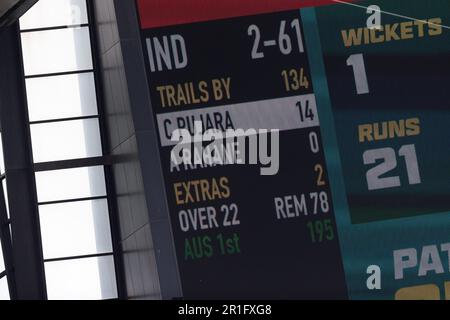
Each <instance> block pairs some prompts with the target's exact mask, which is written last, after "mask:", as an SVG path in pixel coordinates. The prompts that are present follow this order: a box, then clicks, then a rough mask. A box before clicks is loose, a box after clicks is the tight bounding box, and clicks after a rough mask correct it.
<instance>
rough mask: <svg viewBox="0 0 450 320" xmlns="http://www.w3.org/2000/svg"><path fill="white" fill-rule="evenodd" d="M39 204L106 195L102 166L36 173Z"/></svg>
mask: <svg viewBox="0 0 450 320" xmlns="http://www.w3.org/2000/svg"><path fill="white" fill-rule="evenodd" d="M36 188H37V194H38V201H39V202H47V201H58V200H67V199H80V198H89V197H99V196H105V195H106V187H105V173H104V170H103V167H102V166H98V167H86V168H75V169H64V170H54V171H43V172H36Z"/></svg>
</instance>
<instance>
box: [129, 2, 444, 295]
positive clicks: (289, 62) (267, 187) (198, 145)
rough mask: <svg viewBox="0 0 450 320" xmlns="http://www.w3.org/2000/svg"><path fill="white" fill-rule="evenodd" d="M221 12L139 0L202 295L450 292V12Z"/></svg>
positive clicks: (195, 288)
mask: <svg viewBox="0 0 450 320" xmlns="http://www.w3.org/2000/svg"><path fill="white" fill-rule="evenodd" d="M219 2H220V1H219ZM219 2H217V6H213V5H211V4H209V5H207V6H208V10H210V11H211V12H209V11H207V10H206V9H205V12H201V10H200V11H199V8H200V7H201V6H204V5H205V3H203V2H202V1H194V0H193V1H192V8H191V7H189V6H186V5H185V4H184V2H182V1H177V0H167V2H166V4H165V5H164V8H166V9H167V8H170V10H176V8H177V6H178V5H179V6H180V8H182V9H183V10H186V11H189V13H186V14H184V13H183V11H182V10H181V9H180V10H181V11H180V12H178V13H179V14H177V15H172V14H171V11H170V10H169V9H167V10H160V11H161V14H160V16H159V15H157V14H156V13H155V12H156V11H155V10H151V9H152V8H153V9H154V8H155V5H154V4H153V3H154V2H153V1H152V0H138V2H137V3H138V7H139V10H140V18H141V27H142V44H143V51H144V55H145V58H146V63H147V66H146V67H147V73H148V84H149V88H148V89H149V92H150V96H151V101H152V108H153V113H154V116H155V121H156V125H157V128H158V134H159V143H160V154H161V165H162V170H163V173H164V179H165V185H166V195H167V202H168V206H169V211H170V212H169V214H170V220H171V226H172V232H173V237H174V241H175V247H176V254H177V258H178V267H179V272H180V278H181V283H182V289H183V294H184V297H185V298H211V299H212V298H280V299H281V298H285V299H296V298H309V299H313V298H338V299H340V298H356V299H361V298H363V299H393V298H396V299H405V298H420V299H427V298H440V297H444V296H446V297H449V296H450V278H449V273H450V271H449V270H450V265H449V263H450V262H449V261H450V260H449V259H448V252H450V239H449V236H448V234H449V230H450V219H449V217H450V216H449V211H450V202H449V199H450V197H449V196H448V195H449V194H450V183H449V182H450V179H449V178H450V177H449V174H448V171H449V170H448V169H449V167H450V153H449V150H450V148H449V146H448V141H449V138H450V134H449V132H450V131H449V130H448V124H449V123H450V105H449V103H450V96H449V92H450V91H449V90H448V83H449V80H450V62H449V61H450V38H449V30H448V29H449V27H448V26H449V25H450V3H449V2H448V1H445V0H433V1H428V2H424V1H419V0H408V1H406V0H389V1H388V0H374V1H370V2H369V1H348V2H344V3H343V2H342V1H341V2H340V3H339V4H336V2H335V1H316V2H313V1H300V0H298V1H296V0H293V1H285V0H280V3H279V4H270V5H267V4H266V3H265V2H261V1H246V2H240V3H239V4H238V3H237V1H235V0H229V1H227V2H223V1H222V2H220V6H219ZM277 3H278V2H277ZM330 3H333V4H332V5H330ZM327 4H328V5H327ZM306 5H309V6H310V5H317V7H316V8H303V6H306ZM319 5H323V6H319ZM374 5H375V6H376V7H373V6H374ZM199 6H200V7H199ZM218 7H220V8H222V9H221V10H222V11H226V12H231V13H230V14H225V13H223V12H221V10H218V9H217V8H218ZM253 7H254V10H253V9H252V8H253ZM269 7H270V8H272V9H271V10H269V9H268V8H269ZM297 8H302V9H297ZM368 8H369V11H368V10H367V9H368ZM374 8H375V9H374ZM159 9H161V8H159ZM291 9H292V10H291ZM371 10H372V11H371ZM377 10H379V11H381V14H380V15H379V18H380V20H379V21H378V20H377V15H376V12H377ZM189 15H196V16H197V15H198V16H199V18H198V19H189V18H188V19H186V16H189ZM166 20H167V21H166ZM370 21H372V22H373V21H375V22H377V21H378V22H379V25H378V26H377V27H376V28H373V26H369V25H368V23H369V22H370ZM180 129H182V130H184V131H180ZM236 130H237V131H238V132H240V134H239V137H237V138H236V137H231V139H230V138H229V137H226V136H225V138H224V139H222V138H223V134H224V133H227V132H236ZM182 132H184V133H185V134H187V135H188V136H189V138H190V139H193V141H192V142H193V143H191V144H189V143H186V141H184V142H185V143H184V144H180V143H178V140H179V139H178V138H181V139H183V137H184V136H183V133H182ZM179 135H181V136H179ZM240 147H243V148H244V149H241V148H240ZM252 148H253V149H252ZM242 150H245V152H244V154H243V155H242ZM252 150H253V151H255V152H254V153H252V152H251V151H252ZM180 151H181V152H182V153H183V155H185V156H186V157H185V160H186V159H188V160H192V161H194V162H193V163H189V161H188V162H187V163H177V162H176V161H175V160H174V156H176V155H178V156H180ZM186 152H187V154H186ZM229 159H234V160H236V159H239V160H240V161H241V162H242V163H229ZM377 270H378V271H377ZM372 272H374V274H372ZM377 277H378V278H377ZM374 279H375V280H374ZM376 279H378V280H376ZM377 281H378V282H377ZM377 283H381V284H382V285H379V286H378V285H377ZM441 291H442V292H441Z"/></svg>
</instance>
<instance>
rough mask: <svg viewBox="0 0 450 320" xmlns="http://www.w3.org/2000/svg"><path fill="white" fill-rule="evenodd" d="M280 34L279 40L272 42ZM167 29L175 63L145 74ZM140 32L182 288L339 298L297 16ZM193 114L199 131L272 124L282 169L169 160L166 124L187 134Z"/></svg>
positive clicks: (339, 273)
mask: <svg viewBox="0 0 450 320" xmlns="http://www.w3.org/2000/svg"><path fill="white" fill-rule="evenodd" d="M280 33H281V34H283V35H284V36H285V37H286V39H288V40H286V42H287V41H289V43H286V44H284V45H282V44H280V43H278V39H279V36H280ZM174 35H175V36H174ZM171 36H172V37H173V38H172V39H177V40H174V43H176V44H180V45H181V44H183V45H185V49H181V47H177V48H176V50H178V51H179V55H178V58H180V64H182V63H183V61H182V59H183V58H186V59H187V60H188V62H187V66H186V67H185V68H182V69H179V70H172V71H170V72H159V73H157V71H156V70H157V69H158V59H157V57H156V55H157V49H158V46H159V45H160V43H162V44H164V41H165V40H164V39H168V40H167V41H172V39H170V37H171ZM144 37H145V38H146V39H148V40H147V41H146V43H145V50H146V52H147V54H150V55H152V56H153V57H150V58H149V65H148V68H149V70H152V69H153V70H155V73H153V74H152V75H154V76H151V77H150V78H149V79H150V88H149V89H150V93H151V97H152V102H153V108H154V111H155V114H156V118H157V119H158V126H159V131H160V141H161V144H162V147H161V148H162V150H161V154H162V159H161V160H162V166H163V171H164V176H165V181H166V186H167V196H168V203H169V207H170V215H171V221H172V228H173V233H174V238H175V243H176V250H177V255H178V262H179V268H180V274H181V279H182V285H183V292H184V294H185V296H186V297H189V298H273V297H277V298H344V297H346V286H345V282H344V277H343V269H342V263H341V258H340V251H339V244H338V237H337V232H336V225H335V221H334V213H333V202H332V197H331V194H330V190H329V187H328V177H327V172H326V165H325V162H324V153H323V148H322V143H321V133H320V121H319V116H318V112H317V106H316V103H315V98H314V88H313V86H312V83H311V80H310V79H311V76H310V72H309V63H308V52H307V49H306V48H305V45H304V35H303V32H302V22H301V17H300V14H299V12H298V11H297V10H295V11H289V12H282V13H276V14H266V15H257V16H249V17H244V18H233V19H224V20H219V21H211V22H206V23H193V24H188V25H182V26H173V27H164V28H158V29H152V30H149V31H144ZM165 37H167V38H165ZM181 37H182V38H181ZM183 50H185V52H186V53H187V52H188V53H189V54H188V55H187V54H186V57H184V56H183V55H184V53H183ZM152 59H153V61H152ZM161 59H162V58H161ZM152 63H153V66H152V65H151V64H152ZM162 65H163V63H162V62H161V64H160V66H162ZM195 120H197V121H202V124H203V129H204V130H206V129H208V128H211V127H212V128H225V129H244V130H247V129H250V128H254V129H257V130H259V129H269V130H270V129H279V130H280V133H279V159H282V161H283V163H282V165H281V166H279V167H278V165H277V164H274V168H273V170H275V171H276V172H275V173H276V174H273V175H262V171H261V167H264V165H263V166H261V165H258V164H253V165H251V164H250V165H240V164H233V165H226V164H225V165H221V164H217V165H214V166H210V165H207V164H205V165H197V166H185V165H183V164H182V165H180V166H174V165H173V163H172V162H171V151H172V148H173V143H172V142H171V140H170V139H171V135H172V132H173V130H175V129H176V128H180V127H183V128H187V129H188V130H191V131H193V128H194V121H195ZM255 137H256V136H248V137H247V143H250V140H252V139H253V138H255ZM268 139H269V140H270V141H274V140H272V135H271V134H269V135H268ZM258 140H259V141H260V139H258ZM236 141H237V139H236ZM273 143H274V142H273ZM277 143H278V142H277ZM224 146H225V148H232V146H230V144H227V143H226V142H224ZM258 149H260V148H258Z"/></svg>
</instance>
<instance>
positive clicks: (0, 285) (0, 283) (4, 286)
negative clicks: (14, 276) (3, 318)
mask: <svg viewBox="0 0 450 320" xmlns="http://www.w3.org/2000/svg"><path fill="white" fill-rule="evenodd" d="M0 300H10V298H9V289H8V279H7V278H6V277H3V278H1V279H0Z"/></svg>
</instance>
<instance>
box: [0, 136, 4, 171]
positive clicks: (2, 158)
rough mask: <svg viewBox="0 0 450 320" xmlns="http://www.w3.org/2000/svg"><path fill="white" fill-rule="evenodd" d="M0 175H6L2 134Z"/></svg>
mask: <svg viewBox="0 0 450 320" xmlns="http://www.w3.org/2000/svg"><path fill="white" fill-rule="evenodd" d="M0 173H1V174H3V173H5V157H4V156H3V140H2V133H1V132H0Z"/></svg>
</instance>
